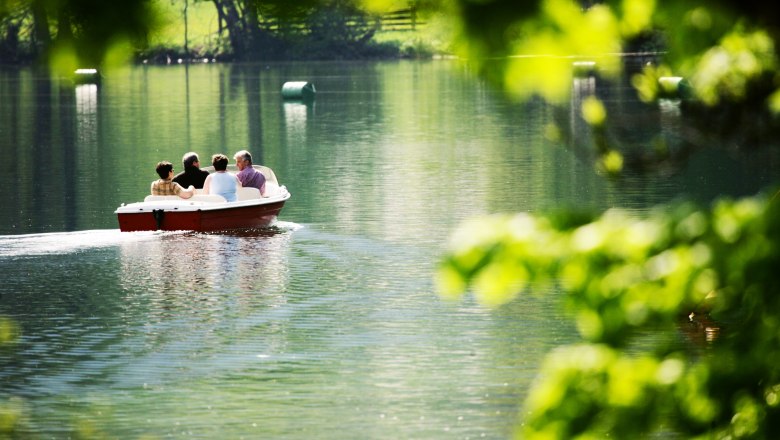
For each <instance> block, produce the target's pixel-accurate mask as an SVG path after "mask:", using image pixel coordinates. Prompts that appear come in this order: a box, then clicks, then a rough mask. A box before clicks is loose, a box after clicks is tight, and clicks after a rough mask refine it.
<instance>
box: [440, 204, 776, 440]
mask: <svg viewBox="0 0 780 440" xmlns="http://www.w3.org/2000/svg"><path fill="white" fill-rule="evenodd" d="M452 242H453V245H452V247H451V251H450V253H449V254H448V256H447V257H446V259H445V260H444V262H443V263H442V266H441V269H440V271H439V286H440V290H441V292H442V293H443V294H444V295H447V296H457V295H460V294H462V292H464V290H465V289H467V288H473V290H474V294H475V295H476V296H477V298H478V299H479V300H480V301H481V302H483V303H485V304H490V305H498V304H502V303H505V302H507V301H510V300H511V299H513V298H514V297H515V296H516V295H519V294H528V293H529V292H530V291H532V290H533V289H534V287H535V286H537V285H538V284H540V283H558V284H559V285H560V289H561V290H563V291H565V292H566V303H567V304H568V305H569V306H570V309H571V311H572V312H573V313H574V316H575V318H576V322H577V326H578V329H579V331H580V333H581V335H582V337H583V338H584V341H585V342H583V343H582V344H580V345H576V346H570V347H563V348H561V349H559V350H557V351H556V352H554V353H552V354H550V355H549V357H548V359H547V360H546V362H545V364H544V365H543V366H542V369H541V371H542V372H543V377H542V378H540V380H539V381H538V383H537V384H536V385H535V387H534V388H533V390H532V393H531V395H530V397H529V398H528V400H527V402H526V408H525V410H526V411H527V414H526V416H525V417H524V418H523V419H524V424H523V427H522V430H521V435H523V436H525V437H527V438H561V439H563V438H574V437H580V438H604V437H605V436H607V435H610V436H612V437H615V438H637V437H641V436H642V435H648V434H650V433H652V432H654V431H659V430H668V431H672V432H677V433H681V434H684V435H685V436H686V437H698V436H701V437H702V438H778V436H780V284H779V283H778V277H777V274H776V271H777V270H778V268H780V248H778V243H780V200H774V201H773V200H771V199H770V197H766V196H757V197H753V198H747V199H743V200H737V201H733V200H721V201H719V202H717V203H716V204H715V205H714V206H713V207H712V209H699V208H697V207H695V206H693V205H691V204H678V205H676V206H674V207H673V208H671V209H669V208H666V209H658V210H657V211H655V212H653V213H652V214H650V215H649V216H647V218H641V219H637V218H634V217H632V216H631V215H629V214H628V213H627V212H625V211H620V210H611V211H608V212H606V213H604V214H603V215H602V216H600V217H599V218H596V219H592V220H591V219H588V218H584V217H583V216H581V215H571V214H565V215H549V216H531V215H528V214H518V215H515V216H497V217H489V218H481V219H477V220H475V221H473V222H471V223H469V224H466V225H464V226H463V227H462V228H461V229H460V230H459V231H457V232H456V234H455V235H454V236H453V240H452ZM523 292H525V293H523ZM648 332H651V333H652V334H653V338H651V339H650V341H653V342H648V340H647V339H648V338H642V335H646V334H647V333H648ZM681 334H687V335H688V339H687V341H688V342H689V343H688V344H684V343H681V339H680V337H679V335H681ZM638 339H641V340H642V342H641V343H637V340H638ZM691 344H693V345H691ZM628 347H631V349H630V350H627V348H628Z"/></svg>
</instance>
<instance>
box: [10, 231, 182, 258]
mask: <svg viewBox="0 0 780 440" xmlns="http://www.w3.org/2000/svg"><path fill="white" fill-rule="evenodd" d="M164 234H165V235H167V234H181V232H156V231H155V232H152V231H150V232H120V231H119V229H97V230H90V231H74V232H52V233H45V234H26V235H0V257H18V256H33V255H51V254H65V253H70V252H73V251H76V250H82V249H90V248H100V247H106V246H115V245H118V244H122V243H129V242H139V241H146V240H155V239H157V238H159V237H160V236H161V235H164Z"/></svg>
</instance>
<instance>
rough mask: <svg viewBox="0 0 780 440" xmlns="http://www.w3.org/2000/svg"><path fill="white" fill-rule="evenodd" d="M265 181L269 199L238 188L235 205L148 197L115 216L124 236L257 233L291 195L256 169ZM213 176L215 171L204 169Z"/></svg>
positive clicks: (211, 197)
mask: <svg viewBox="0 0 780 440" xmlns="http://www.w3.org/2000/svg"><path fill="white" fill-rule="evenodd" d="M255 168H257V169H258V170H259V171H260V172H262V173H263V174H264V175H265V177H266V183H265V185H266V186H265V192H266V196H265V197H263V196H261V195H260V190H258V189H257V188H239V189H238V191H237V193H236V195H237V200H236V201H235V202H228V201H227V200H225V198H224V197H222V196H219V195H215V194H203V192H202V190H195V195H194V196H192V197H190V198H189V199H182V198H181V197H179V196H152V195H150V196H146V198H144V201H143V202H136V203H128V204H124V203H123V204H122V205H121V206H119V207H118V208H117V209H116V211H115V214H116V215H117V219H118V220H119V229H120V230H121V231H122V232H132V231H158V230H160V231H197V232H217V231H229V230H236V229H258V228H265V227H268V226H270V225H272V224H273V223H274V222H275V221H276V218H277V216H278V215H279V212H280V211H281V210H282V207H283V206H284V203H285V202H286V201H287V200H288V199H289V198H290V193H289V192H288V191H287V188H286V187H284V186H283V185H279V183H278V181H277V180H276V176H275V175H274V172H273V171H272V170H271V169H270V168H268V167H263V166H259V165H255ZM204 169H206V170H209V171H210V172H213V169H210V167H209V168H204ZM229 170H230V169H229Z"/></svg>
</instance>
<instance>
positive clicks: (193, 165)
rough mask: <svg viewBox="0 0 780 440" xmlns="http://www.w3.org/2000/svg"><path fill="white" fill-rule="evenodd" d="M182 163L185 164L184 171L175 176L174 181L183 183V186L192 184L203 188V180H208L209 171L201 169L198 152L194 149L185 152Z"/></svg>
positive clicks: (186, 186)
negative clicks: (193, 150)
mask: <svg viewBox="0 0 780 440" xmlns="http://www.w3.org/2000/svg"><path fill="white" fill-rule="evenodd" d="M181 163H182V165H184V171H182V172H181V173H179V174H177V175H176V176H174V177H173V181H174V182H176V183H178V184H179V185H181V186H182V188H188V187H189V186H190V185H192V186H194V187H195V188H203V182H205V181H206V177H208V176H209V172H208V171H206V170H202V169H200V159H198V154H197V153H194V152H192V151H190V152H189V153H185V154H184V156H183V157H182V158H181Z"/></svg>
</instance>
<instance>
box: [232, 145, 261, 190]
mask: <svg viewBox="0 0 780 440" xmlns="http://www.w3.org/2000/svg"><path fill="white" fill-rule="evenodd" d="M233 159H235V161H236V167H238V174H236V177H238V180H239V181H240V182H241V186H243V187H248V186H251V187H254V188H257V189H259V190H260V195H261V196H263V197H265V176H264V175H263V173H261V172H260V171H257V170H256V169H254V168H253V167H252V155H251V154H249V152H248V151H246V150H241V151H239V152H238V153H236V154H234V155H233Z"/></svg>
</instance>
